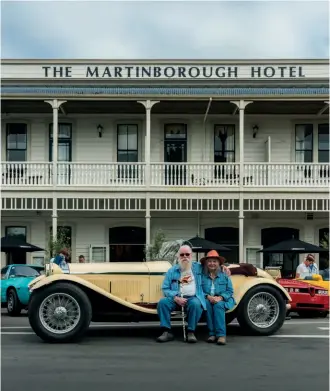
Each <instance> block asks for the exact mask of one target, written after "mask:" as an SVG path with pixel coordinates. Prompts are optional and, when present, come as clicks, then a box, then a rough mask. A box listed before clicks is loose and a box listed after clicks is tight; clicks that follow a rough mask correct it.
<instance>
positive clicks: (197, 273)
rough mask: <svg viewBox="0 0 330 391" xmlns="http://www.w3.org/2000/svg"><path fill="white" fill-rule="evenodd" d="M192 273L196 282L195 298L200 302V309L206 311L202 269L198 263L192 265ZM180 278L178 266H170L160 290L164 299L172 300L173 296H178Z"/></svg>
mask: <svg viewBox="0 0 330 391" xmlns="http://www.w3.org/2000/svg"><path fill="white" fill-rule="evenodd" d="M191 268H192V272H193V274H194V277H195V282H196V297H197V298H198V299H199V300H200V302H201V304H202V307H203V309H204V310H206V302H205V295H204V293H203V290H202V267H201V264H200V263H197V262H193V263H192V267H191ZM180 278H181V271H180V265H174V266H172V267H171V268H170V269H169V270H168V271H167V273H166V275H165V278H164V281H163V284H162V290H163V293H164V296H165V297H169V298H172V299H174V297H175V296H180V286H179V280H180Z"/></svg>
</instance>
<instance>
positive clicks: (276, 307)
mask: <svg viewBox="0 0 330 391" xmlns="http://www.w3.org/2000/svg"><path fill="white" fill-rule="evenodd" d="M286 313H287V309H286V301H285V299H284V298H283V296H282V294H281V292H280V291H279V290H278V289H276V288H275V287H273V286H271V285H257V286H254V287H252V288H251V289H250V290H249V291H248V292H247V293H246V294H245V296H244V297H243V299H242V300H241V302H240V304H239V306H238V310H237V321H238V323H239V324H240V326H241V328H242V329H243V332H244V333H245V334H248V335H261V336H263V335H265V336H266V335H271V334H274V333H275V332H276V331H278V330H279V329H280V328H281V327H282V325H283V323H284V320H285V318H286Z"/></svg>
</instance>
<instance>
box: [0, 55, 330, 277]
mask: <svg viewBox="0 0 330 391" xmlns="http://www.w3.org/2000/svg"><path fill="white" fill-rule="evenodd" d="M1 77H2V81H1V86H2V96H1V110H2V128H1V129H2V130H1V145H2V147H1V156H2V158H1V176H2V182H1V208H2V211H1V215H2V216H1V230H2V232H1V235H2V236H5V235H10V234H11V235H22V236H24V238H25V239H26V241H28V242H30V243H32V244H34V245H37V246H40V247H42V248H45V249H46V248H47V246H48V242H49V239H50V237H52V232H58V230H59V229H62V231H63V230H65V231H66V232H67V234H68V236H69V237H70V245H71V250H72V262H77V260H78V257H79V255H84V256H85V259H86V261H87V262H116V261H128V260H136V261H141V260H142V259H143V257H144V251H143V249H144V246H145V245H150V244H153V241H154V238H155V234H156V233H157V231H158V230H159V229H161V230H162V231H163V232H164V234H165V235H166V238H167V240H174V239H189V238H191V237H193V236H195V235H197V234H198V235H200V236H202V237H205V238H206V239H209V240H212V241H215V242H217V243H219V244H222V245H225V246H227V247H230V248H231V250H232V251H231V252H230V253H226V254H223V255H225V256H226V258H227V259H228V260H229V261H230V262H251V263H254V264H256V265H258V266H261V267H264V266H267V265H270V264H273V265H275V264H276V265H281V266H282V267H283V269H284V270H285V271H286V273H290V270H291V269H294V268H295V265H296V263H297V262H299V259H296V260H295V265H293V264H292V263H290V261H289V258H288V257H287V256H286V255H284V256H283V255H276V254H273V255H267V254H264V255H263V256H262V255H260V253H258V251H259V250H260V249H262V248H265V247H268V246H270V245H273V244H275V243H277V242H279V241H281V240H285V239H290V238H292V237H295V238H299V239H301V240H304V241H307V242H310V243H313V244H317V245H319V244H320V241H321V240H322V238H323V237H324V235H325V234H326V233H328V232H329V206H330V203H329V184H330V173H329V65H328V61H326V60H300V61H298V60H296V61H292V60H281V61H280V60H273V61H268V60H267V61H264V60H255V61H253V60H251V61H241V60H232V61H229V60H228V61H218V60H208V61H192V60H190V61H182V60H180V61H177V60H166V61H151V60H150V61H148V60H146V61H133V60H132V61H105V60H95V61H92V60H88V61H86V60H3V61H2V70H1ZM45 256H46V254H45V253H43V252H41V253H32V254H27V255H26V257H25V255H24V256H20V258H19V259H12V261H15V262H19V263H22V262H27V263H34V262H41V261H43V258H44V257H45ZM317 260H318V261H320V262H321V261H322V260H321V259H319V257H318V256H317ZM7 262H8V257H7V256H6V255H5V254H2V265H5V264H6V263H7ZM320 267H322V265H320Z"/></svg>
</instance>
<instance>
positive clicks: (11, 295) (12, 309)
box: [7, 289, 22, 316]
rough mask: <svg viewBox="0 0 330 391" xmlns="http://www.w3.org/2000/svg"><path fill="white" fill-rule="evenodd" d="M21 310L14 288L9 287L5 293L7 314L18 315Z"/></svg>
mask: <svg viewBox="0 0 330 391" xmlns="http://www.w3.org/2000/svg"><path fill="white" fill-rule="evenodd" d="M21 311H22V305H21V303H20V301H19V298H18V296H17V292H16V290H15V289H9V291H8V293H7V312H8V315H9V316H18V315H19V314H20V313H21Z"/></svg>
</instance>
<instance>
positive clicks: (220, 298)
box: [214, 296, 223, 303]
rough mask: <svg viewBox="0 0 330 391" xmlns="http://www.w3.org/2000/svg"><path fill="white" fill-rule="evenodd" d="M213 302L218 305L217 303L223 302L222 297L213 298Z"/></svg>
mask: <svg viewBox="0 0 330 391" xmlns="http://www.w3.org/2000/svg"><path fill="white" fill-rule="evenodd" d="M214 301H215V303H219V301H223V297H222V296H217V297H215V298H214Z"/></svg>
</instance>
